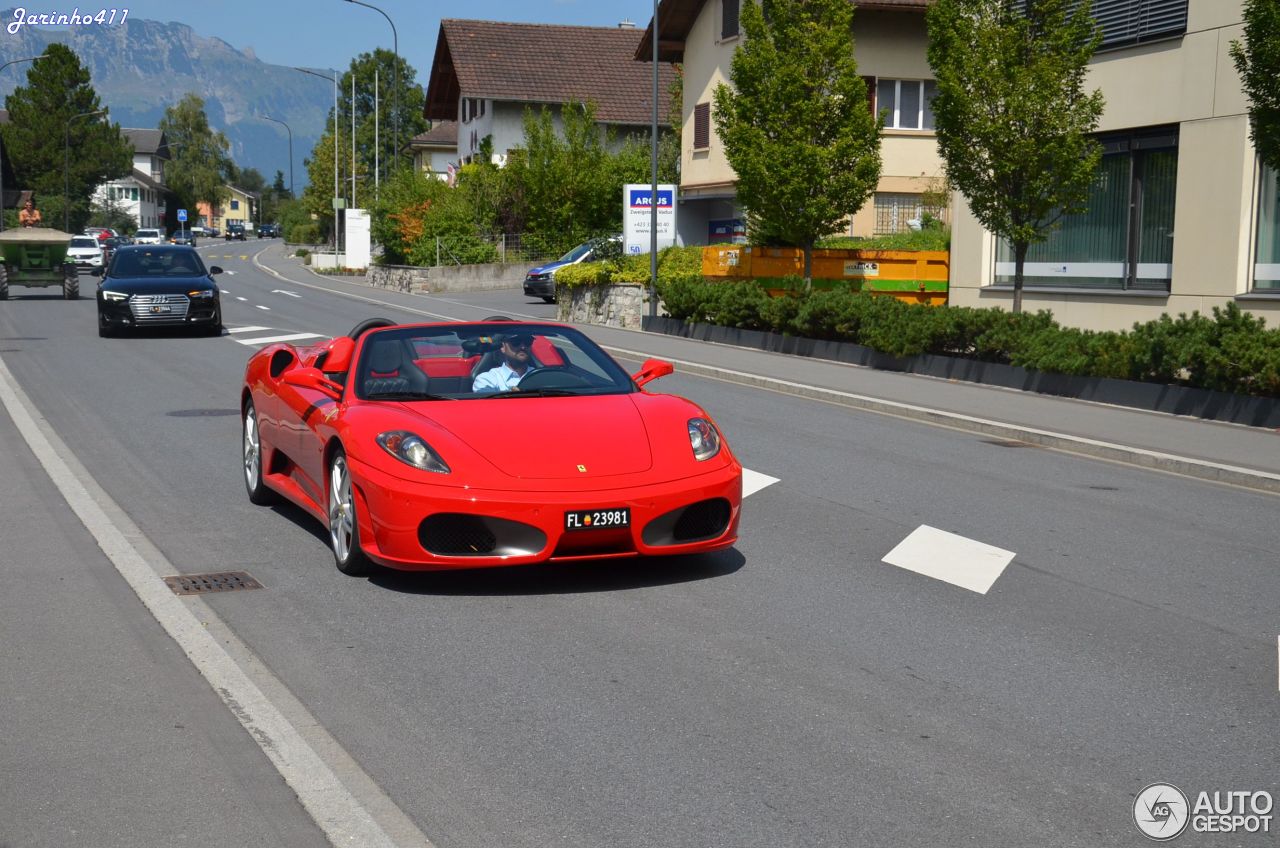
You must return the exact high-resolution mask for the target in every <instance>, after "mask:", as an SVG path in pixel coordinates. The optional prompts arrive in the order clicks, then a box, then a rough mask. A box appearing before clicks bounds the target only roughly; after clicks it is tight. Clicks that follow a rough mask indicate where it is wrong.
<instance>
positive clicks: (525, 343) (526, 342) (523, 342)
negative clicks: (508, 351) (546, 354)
mask: <svg viewBox="0 0 1280 848" xmlns="http://www.w3.org/2000/svg"><path fill="white" fill-rule="evenodd" d="M506 343H507V344H508V345H510V346H511V347H513V348H515V347H529V346H530V345H531V344H533V339H507V340H506Z"/></svg>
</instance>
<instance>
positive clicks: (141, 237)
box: [133, 230, 164, 244]
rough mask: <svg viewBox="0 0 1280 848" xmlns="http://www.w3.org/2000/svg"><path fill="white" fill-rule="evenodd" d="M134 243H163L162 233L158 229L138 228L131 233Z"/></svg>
mask: <svg viewBox="0 0 1280 848" xmlns="http://www.w3.org/2000/svg"><path fill="white" fill-rule="evenodd" d="M133 243H134V244H164V234H163V233H161V232H160V231H159V230H138V231H137V232H136V233H134V234H133Z"/></svg>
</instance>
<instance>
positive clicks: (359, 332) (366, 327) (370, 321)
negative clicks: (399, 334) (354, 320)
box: [347, 318, 396, 339]
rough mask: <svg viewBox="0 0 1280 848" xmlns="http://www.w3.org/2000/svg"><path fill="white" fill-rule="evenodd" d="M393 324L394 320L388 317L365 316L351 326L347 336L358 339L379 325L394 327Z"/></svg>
mask: <svg viewBox="0 0 1280 848" xmlns="http://www.w3.org/2000/svg"><path fill="white" fill-rule="evenodd" d="M395 325H396V322H395V321H392V320H391V319H390V318H366V319H365V320H363V321H361V322H360V323H359V324H356V325H355V326H354V327H352V328H351V332H349V333H347V338H349V339H358V338H360V337H361V336H363V335H364V334H365V333H367V332H369V331H370V330H376V329H378V328H379V327H394V326H395Z"/></svg>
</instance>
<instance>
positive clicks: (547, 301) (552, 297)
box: [542, 294, 556, 303]
mask: <svg viewBox="0 0 1280 848" xmlns="http://www.w3.org/2000/svg"><path fill="white" fill-rule="evenodd" d="M542 300H543V301H544V302H546V303H555V302H556V299H555V296H554V295H552V296H551V297H548V296H546V295H545V294H544V295H543V296H542Z"/></svg>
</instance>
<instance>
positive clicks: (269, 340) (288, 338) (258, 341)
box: [232, 328, 324, 347]
mask: <svg viewBox="0 0 1280 848" xmlns="http://www.w3.org/2000/svg"><path fill="white" fill-rule="evenodd" d="M259 329H262V328H259ZM321 338H324V336H321V335H320V334H319V333H286V334H285V335H283V336H265V337H262V338H257V337H255V338H252V339H232V341H233V342H236V343H238V344H242V345H244V346H246V347H252V346H255V345H266V344H275V343H276V342H296V341H298V340H299V339H321Z"/></svg>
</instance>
